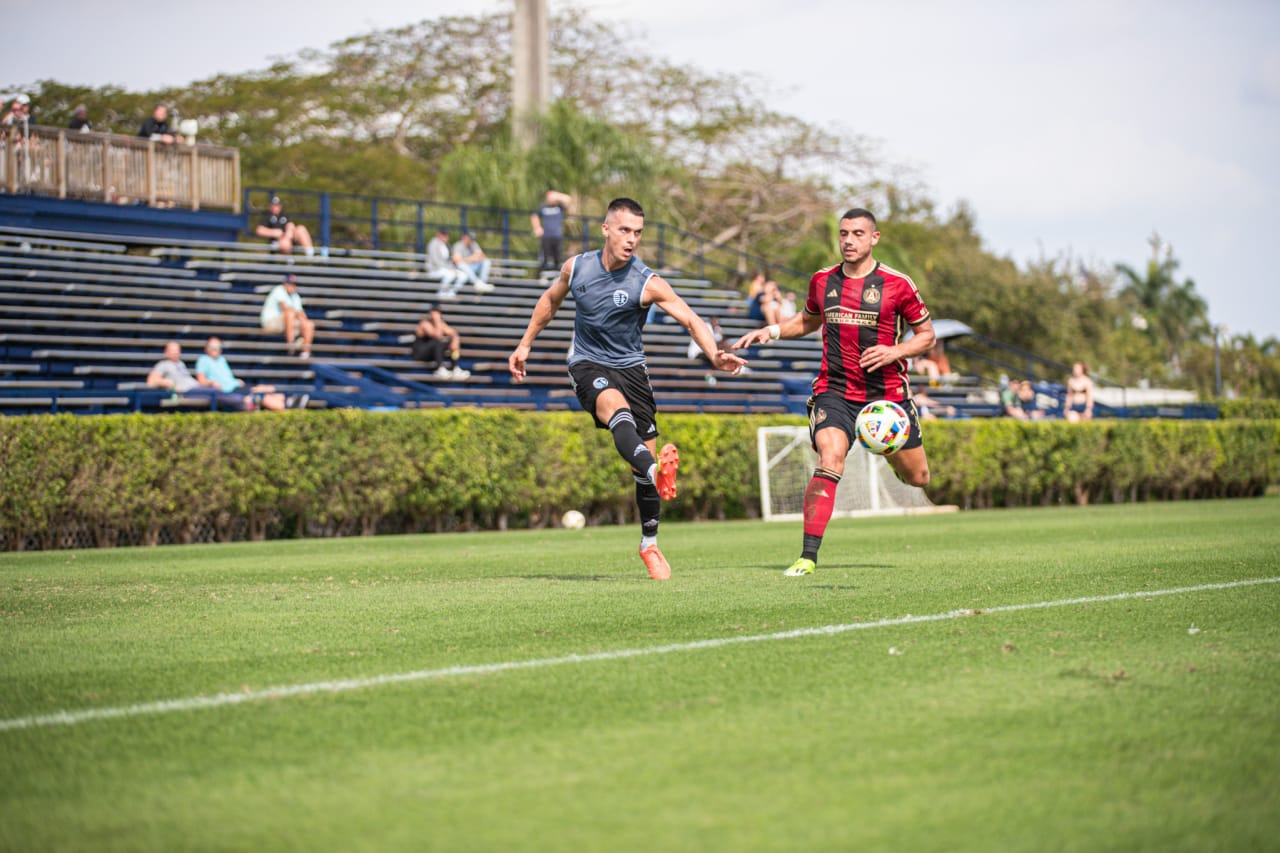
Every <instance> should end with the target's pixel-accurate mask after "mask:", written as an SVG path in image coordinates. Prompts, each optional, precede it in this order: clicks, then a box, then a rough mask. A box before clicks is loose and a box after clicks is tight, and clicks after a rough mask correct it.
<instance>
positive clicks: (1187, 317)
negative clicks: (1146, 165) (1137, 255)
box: [1116, 233, 1209, 369]
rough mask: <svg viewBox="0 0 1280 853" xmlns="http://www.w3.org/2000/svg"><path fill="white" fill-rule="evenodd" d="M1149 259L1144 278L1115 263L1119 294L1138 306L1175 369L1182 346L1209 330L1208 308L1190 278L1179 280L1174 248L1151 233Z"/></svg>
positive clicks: (1125, 266)
mask: <svg viewBox="0 0 1280 853" xmlns="http://www.w3.org/2000/svg"><path fill="white" fill-rule="evenodd" d="M1148 242H1149V243H1150V244H1151V260H1150V261H1148V262H1147V269H1146V274H1145V275H1140V274H1139V273H1138V272H1137V271H1136V270H1135V269H1133V267H1130V266H1128V265H1127V264H1117V265H1116V271H1117V272H1118V273H1120V275H1121V277H1122V279H1123V281H1124V284H1123V285H1122V286H1121V288H1120V295H1121V296H1125V297H1128V298H1130V299H1132V300H1134V301H1135V302H1136V303H1137V306H1138V309H1139V311H1140V312H1141V314H1142V316H1143V318H1144V319H1145V320H1146V321H1147V322H1146V326H1147V332H1148V334H1150V335H1152V336H1153V337H1155V338H1156V339H1158V340H1160V339H1162V340H1163V343H1164V346H1165V348H1166V350H1167V353H1168V356H1169V363H1170V364H1171V365H1172V366H1173V367H1174V368H1175V369H1176V368H1177V364H1178V353H1179V351H1181V349H1182V347H1183V345H1184V344H1187V343H1189V342H1191V341H1194V340H1197V339H1199V338H1200V337H1202V336H1203V335H1205V334H1207V333H1208V331H1209V306H1208V304H1207V303H1206V302H1205V301H1204V299H1203V298H1202V297H1201V296H1200V294H1198V293H1196V284H1195V282H1194V281H1192V280H1191V279H1184V280H1183V281H1181V282H1180V281H1178V280H1177V279H1176V278H1175V273H1176V272H1177V269H1178V261H1177V259H1176V258H1174V256H1173V247H1172V246H1170V245H1169V244H1168V243H1165V242H1164V241H1163V240H1161V239H1160V235H1159V234H1156V233H1152V235H1151V237H1150V239H1149V240H1148Z"/></svg>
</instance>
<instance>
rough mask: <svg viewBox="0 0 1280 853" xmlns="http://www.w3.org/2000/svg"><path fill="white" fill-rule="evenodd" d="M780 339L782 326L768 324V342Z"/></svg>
mask: <svg viewBox="0 0 1280 853" xmlns="http://www.w3.org/2000/svg"><path fill="white" fill-rule="evenodd" d="M780 337H782V326H780V325H778V324H777V323H770V324H769V340H771V341H776V340H777V339H778V338H780Z"/></svg>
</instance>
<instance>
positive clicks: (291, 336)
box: [261, 274, 316, 358]
mask: <svg viewBox="0 0 1280 853" xmlns="http://www.w3.org/2000/svg"><path fill="white" fill-rule="evenodd" d="M261 322H262V328H263V329H265V330H266V331H268V332H284V340H285V343H287V344H288V345H289V350H290V352H292V351H293V350H295V349H297V348H299V347H301V349H302V352H300V353H299V354H298V355H299V357H300V358H311V341H312V339H314V338H315V334H316V324H315V323H313V322H312V321H311V320H308V319H307V313H306V312H305V311H304V310H302V297H301V296H300V295H299V294H298V277H297V276H296V275H292V274H291V275H286V276H285V277H284V281H282V282H280V283H279V284H277V285H276V286H275V287H273V288H272V289H271V292H270V293H268V294H267V298H266V299H265V300H264V301H263V303H262V315H261Z"/></svg>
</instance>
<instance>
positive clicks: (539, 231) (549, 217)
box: [529, 190, 573, 273]
mask: <svg viewBox="0 0 1280 853" xmlns="http://www.w3.org/2000/svg"><path fill="white" fill-rule="evenodd" d="M572 203H573V197H572V196H570V195H569V194H568V193H562V192H559V191H557V190H547V193H546V197H545V198H544V200H543V202H542V206H541V207H539V208H538V209H537V210H535V211H534V212H533V215H531V216H530V217H529V224H530V225H532V226H533V233H534V234H535V235H536V236H537V237H538V239H539V240H540V242H541V257H540V258H539V260H538V272H540V273H541V272H547V271H552V272H554V271H557V270H559V269H560V252H561V249H562V247H563V244H564V220H565V216H566V214H567V213H568V211H569V205H570V204H572Z"/></svg>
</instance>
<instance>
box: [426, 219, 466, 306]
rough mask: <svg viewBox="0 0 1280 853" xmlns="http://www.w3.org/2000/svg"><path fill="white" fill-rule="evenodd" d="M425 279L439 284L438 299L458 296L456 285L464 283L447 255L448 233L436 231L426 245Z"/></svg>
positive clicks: (440, 229)
mask: <svg viewBox="0 0 1280 853" xmlns="http://www.w3.org/2000/svg"><path fill="white" fill-rule="evenodd" d="M427 278H428V279H430V280H431V281H438V282H440V298H441V299H453V298H455V297H457V295H458V285H460V284H462V283H463V282H464V281H466V276H464V275H463V274H462V272H461V270H459V269H458V268H457V267H455V266H454V265H453V258H452V256H451V255H450V253H449V232H448V231H446V230H445V229H443V228H439V229H437V230H436V236H434V237H432V238H431V240H430V241H429V242H428V243H427Z"/></svg>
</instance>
